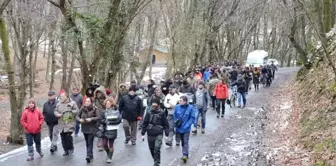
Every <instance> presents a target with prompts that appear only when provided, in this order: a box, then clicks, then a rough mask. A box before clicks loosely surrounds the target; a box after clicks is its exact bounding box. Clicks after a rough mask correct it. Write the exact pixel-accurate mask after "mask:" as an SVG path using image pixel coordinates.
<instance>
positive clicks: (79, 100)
mask: <svg viewBox="0 0 336 166" xmlns="http://www.w3.org/2000/svg"><path fill="white" fill-rule="evenodd" d="M71 100H73V101H74V102H76V104H77V107H78V108H79V109H81V108H82V105H83V96H82V95H81V94H80V89H79V88H73V89H72V94H71ZM79 129H80V122H79V121H78V120H76V122H75V137H77V136H78V133H79Z"/></svg>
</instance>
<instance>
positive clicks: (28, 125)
mask: <svg viewBox="0 0 336 166" xmlns="http://www.w3.org/2000/svg"><path fill="white" fill-rule="evenodd" d="M43 122H44V118H43V115H42V113H41V111H40V110H39V109H37V108H34V109H31V108H29V107H27V108H26V109H25V110H24V111H23V113H22V115H21V119H20V123H21V125H22V126H23V128H24V130H25V132H26V133H29V134H37V133H40V131H41V126H42V124H43Z"/></svg>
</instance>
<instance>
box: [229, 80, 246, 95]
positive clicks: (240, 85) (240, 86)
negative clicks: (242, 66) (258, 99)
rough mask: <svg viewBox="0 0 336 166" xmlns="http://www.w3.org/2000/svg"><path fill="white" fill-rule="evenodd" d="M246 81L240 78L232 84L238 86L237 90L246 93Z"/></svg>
mask: <svg viewBox="0 0 336 166" xmlns="http://www.w3.org/2000/svg"><path fill="white" fill-rule="evenodd" d="M246 85H247V84H246V81H245V80H243V79H238V80H237V81H235V82H234V83H233V84H232V85H231V86H237V92H240V93H245V92H247V88H246V87H247V86H246Z"/></svg>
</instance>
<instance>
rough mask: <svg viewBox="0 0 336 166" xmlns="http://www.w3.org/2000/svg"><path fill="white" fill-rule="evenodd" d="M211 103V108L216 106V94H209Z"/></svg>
mask: <svg viewBox="0 0 336 166" xmlns="http://www.w3.org/2000/svg"><path fill="white" fill-rule="evenodd" d="M211 105H212V108H216V96H211Z"/></svg>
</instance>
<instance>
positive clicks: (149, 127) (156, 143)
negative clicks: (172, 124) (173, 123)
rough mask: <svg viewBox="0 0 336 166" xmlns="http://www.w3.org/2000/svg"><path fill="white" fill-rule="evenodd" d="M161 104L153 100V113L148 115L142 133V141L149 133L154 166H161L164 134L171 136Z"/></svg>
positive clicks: (158, 100)
mask: <svg viewBox="0 0 336 166" xmlns="http://www.w3.org/2000/svg"><path fill="white" fill-rule="evenodd" d="M160 103H161V101H160V99H158V98H154V99H153V100H152V105H151V108H150V110H151V111H150V112H149V113H148V114H146V116H145V119H144V122H143V128H142V131H141V135H142V140H144V135H145V134H146V132H147V139H148V146H149V150H150V152H151V154H152V157H153V159H154V166H160V161H161V146H162V140H163V133H164V134H165V135H166V137H167V136H168V134H169V124H168V121H167V119H166V114H165V112H164V111H163V110H162V109H161V108H160Z"/></svg>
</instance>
